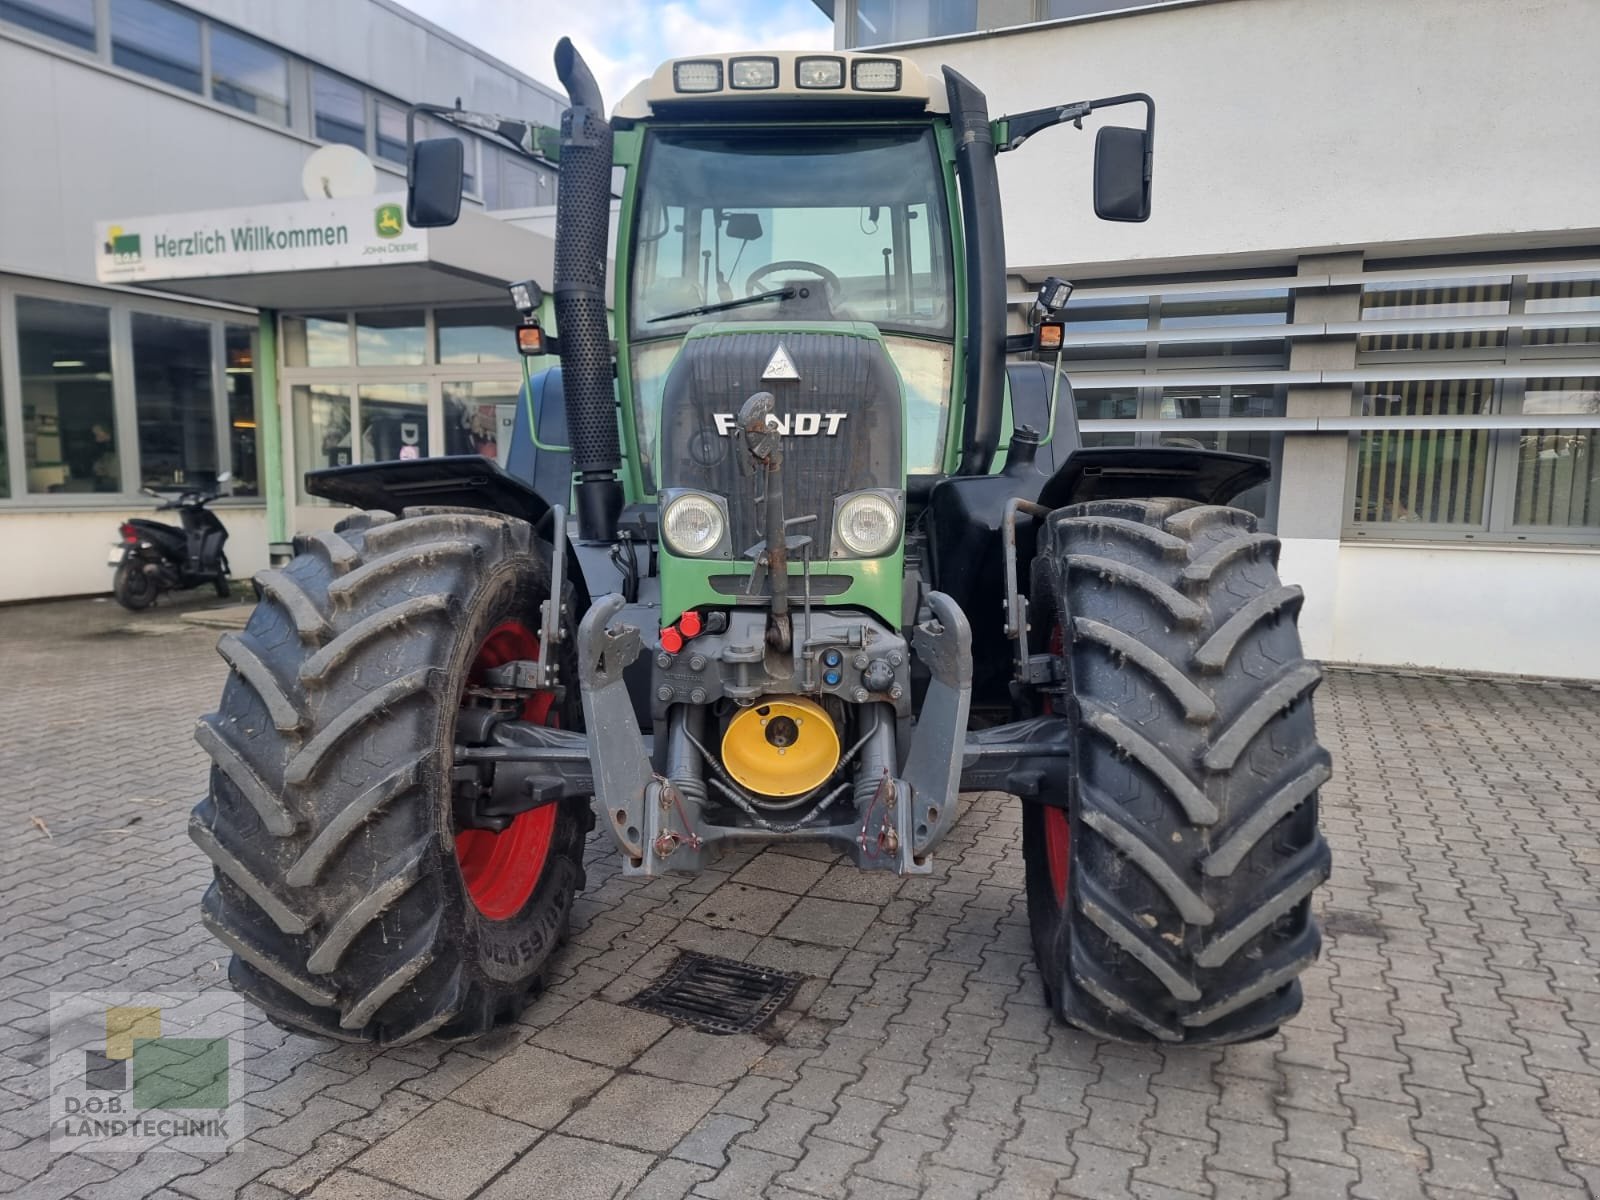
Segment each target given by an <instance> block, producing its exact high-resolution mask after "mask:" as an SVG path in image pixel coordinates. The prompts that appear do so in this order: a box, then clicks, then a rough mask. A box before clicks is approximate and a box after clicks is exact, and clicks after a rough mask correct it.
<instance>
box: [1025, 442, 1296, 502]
mask: <svg viewBox="0 0 1600 1200" xmlns="http://www.w3.org/2000/svg"><path fill="white" fill-rule="evenodd" d="M1270 478H1272V464H1271V463H1270V462H1268V461H1267V460H1266V459H1264V458H1258V457H1257V456H1256V455H1254V454H1231V453H1229V452H1227V451H1224V450H1193V449H1188V448H1186V447H1182V446H1097V447H1095V448H1093V449H1080V450H1074V451H1073V452H1072V453H1071V454H1069V455H1068V456H1067V461H1066V462H1064V463H1062V464H1061V467H1060V469H1059V470H1057V471H1056V473H1055V474H1054V475H1052V476H1051V477H1050V479H1049V481H1048V482H1046V483H1045V485H1044V487H1043V488H1042V489H1041V490H1040V492H1039V503H1040V504H1042V505H1044V507H1045V508H1049V509H1057V508H1064V507H1065V506H1067V505H1069V504H1082V503H1084V502H1086V501H1089V500H1143V499H1149V498H1151V497H1155V496H1172V497H1174V498H1176V499H1179V500H1193V501H1195V502H1196V503H1199V504H1227V503H1229V502H1230V501H1232V500H1233V499H1234V498H1235V497H1237V496H1239V495H1240V494H1241V493H1243V492H1247V491H1249V490H1250V489H1251V488H1253V487H1256V486H1257V485H1258V484H1262V483H1265V482H1266V481H1267V480H1268V479H1270Z"/></svg>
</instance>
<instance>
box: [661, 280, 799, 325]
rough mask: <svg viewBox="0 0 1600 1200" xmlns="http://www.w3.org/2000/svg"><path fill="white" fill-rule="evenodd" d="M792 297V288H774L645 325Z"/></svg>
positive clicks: (662, 316) (664, 315) (688, 309)
mask: <svg viewBox="0 0 1600 1200" xmlns="http://www.w3.org/2000/svg"><path fill="white" fill-rule="evenodd" d="M793 295H794V288H792V287H785V288H774V289H773V290H772V291H770V292H758V293H756V294H755V295H754V296H746V297H745V298H744V299H743V300H724V301H722V302H721V303H720V304H702V305H700V307H699V308H686V309H684V310H683V311H682V312H669V313H663V314H662V315H661V316H659V317H651V318H649V319H648V320H647V321H646V322H645V324H646V325H649V324H653V323H654V322H656V321H675V320H677V319H678V318H679V317H698V316H703V315H704V314H706V313H714V312H727V311H728V309H730V308H744V307H746V306H747V305H751V304H761V303H764V302H765V301H768V300H788V299H790V298H791V297H792V296H793Z"/></svg>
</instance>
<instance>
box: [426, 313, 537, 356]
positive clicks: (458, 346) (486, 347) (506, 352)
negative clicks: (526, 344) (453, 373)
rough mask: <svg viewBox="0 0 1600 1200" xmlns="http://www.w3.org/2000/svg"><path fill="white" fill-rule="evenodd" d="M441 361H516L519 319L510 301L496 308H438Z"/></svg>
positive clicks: (435, 314)
mask: <svg viewBox="0 0 1600 1200" xmlns="http://www.w3.org/2000/svg"><path fill="white" fill-rule="evenodd" d="M433 323H434V325H435V326H436V327H437V328H438V331H439V361H440V362H441V363H489V362H516V361H517V359H518V358H519V355H518V353H517V333H516V329H517V318H516V313H515V312H513V310H512V308H511V303H510V301H507V302H506V303H505V304H497V305H495V306H493V307H487V306H485V307H481V308H440V309H435V310H434V314H433Z"/></svg>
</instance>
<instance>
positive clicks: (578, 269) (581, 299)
mask: <svg viewBox="0 0 1600 1200" xmlns="http://www.w3.org/2000/svg"><path fill="white" fill-rule="evenodd" d="M555 59H556V75H557V76H558V77H559V78H560V80H561V85H562V86H563V87H565V88H566V89H567V100H568V102H569V104H570V105H571V107H569V108H568V109H567V111H566V112H565V113H564V114H562V117H561V169H560V175H559V180H560V183H559V187H558V190H557V192H556V270H555V286H554V287H553V288H552V289H551V294H552V296H553V298H554V300H555V309H556V334H557V336H558V339H559V343H560V346H561V383H562V389H563V391H564V393H565V395H566V404H567V435H568V440H569V441H570V442H571V444H572V469H573V470H574V471H575V472H576V473H577V476H578V480H577V485H576V488H575V492H574V495H575V504H574V508H575V509H576V512H577V517H578V536H579V537H580V538H581V539H583V540H584V541H606V542H609V541H615V540H616V536H617V519H618V517H619V516H620V515H621V513H622V485H621V483H619V482H618V481H617V469H618V468H619V467H621V466H622V446H621V443H620V441H619V440H618V437H617V398H616V388H615V384H614V379H615V373H614V371H613V369H612V364H611V335H610V332H609V330H608V329H607V326H606V240H607V236H608V233H609V229H610V225H611V124H610V122H609V121H607V120H606V113H605V104H604V101H602V100H601V98H600V88H599V86H598V85H597V84H596V83H595V81H594V75H593V74H591V73H590V71H589V67H588V64H587V63H585V62H584V61H583V56H582V55H580V54H579V53H578V49H577V47H576V46H574V45H573V44H572V42H571V41H570V40H569V39H568V38H562V39H561V41H560V42H558V43H557V44H556V55H555Z"/></svg>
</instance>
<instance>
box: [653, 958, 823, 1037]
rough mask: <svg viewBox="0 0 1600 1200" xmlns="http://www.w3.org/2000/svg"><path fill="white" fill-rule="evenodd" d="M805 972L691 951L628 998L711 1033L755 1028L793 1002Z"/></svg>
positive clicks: (663, 1014)
mask: <svg viewBox="0 0 1600 1200" xmlns="http://www.w3.org/2000/svg"><path fill="white" fill-rule="evenodd" d="M801 978H802V977H801V976H799V975H787V974H785V973H784V972H782V971H765V970H762V969H761V968H759V967H752V966H750V965H749V964H747V963H742V962H734V961H733V960H732V959H727V958H714V957H712V956H711V955H709V954H694V953H691V952H687V951H686V952H685V953H683V954H680V955H679V956H678V959H677V961H676V962H674V963H673V964H672V966H671V967H669V968H668V970H667V973H666V974H665V975H663V976H662V977H661V978H660V979H658V980H656V981H655V982H654V983H652V984H651V985H650V986H649V987H647V988H645V990H644V991H642V992H640V993H639V994H638V995H637V996H635V997H634V998H633V999H632V1000H629V1001H628V1002H627V1003H628V1006H629V1007H630V1008H637V1009H642V1010H643V1011H644V1012H653V1013H658V1014H660V1015H661V1016H663V1017H670V1018H671V1019H672V1020H674V1021H682V1022H684V1023H685V1024H688V1025H696V1026H698V1027H699V1028H701V1029H704V1030H707V1031H709V1032H711V1033H752V1032H754V1031H755V1030H757V1029H759V1028H760V1027H761V1026H763V1025H765V1024H766V1023H767V1022H768V1021H770V1020H771V1019H772V1017H773V1016H774V1014H776V1013H777V1011H778V1010H779V1009H780V1008H782V1007H783V1006H784V1005H785V1004H787V1003H788V1001H789V997H790V996H792V995H794V992H795V989H796V988H798V987H799V986H800V981H801Z"/></svg>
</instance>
